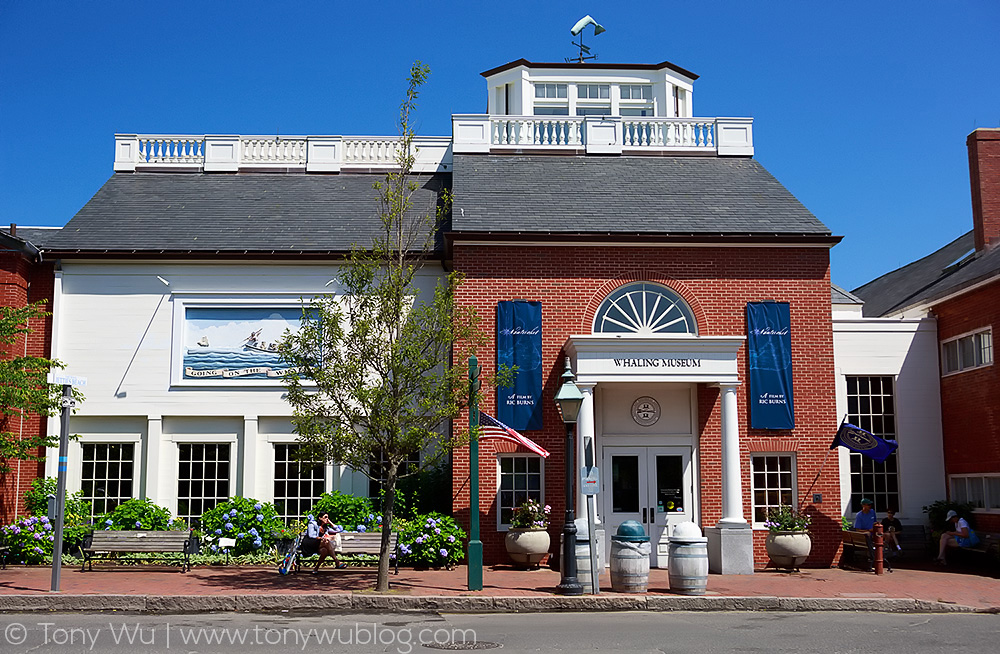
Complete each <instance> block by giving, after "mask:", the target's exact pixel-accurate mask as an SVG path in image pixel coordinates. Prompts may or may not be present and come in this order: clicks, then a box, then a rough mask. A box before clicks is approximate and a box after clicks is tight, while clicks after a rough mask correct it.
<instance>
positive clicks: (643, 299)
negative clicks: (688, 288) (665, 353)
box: [594, 282, 698, 335]
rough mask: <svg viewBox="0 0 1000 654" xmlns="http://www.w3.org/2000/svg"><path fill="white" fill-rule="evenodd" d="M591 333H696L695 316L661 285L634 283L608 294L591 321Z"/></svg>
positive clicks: (672, 292)
mask: <svg viewBox="0 0 1000 654" xmlns="http://www.w3.org/2000/svg"><path fill="white" fill-rule="evenodd" d="M594 333H595V334H601V333H604V334H607V333H630V334H645V335H652V334H697V333H698V325H697V323H695V320H694V313H693V312H692V311H691V308H690V307H689V306H688V305H687V302H685V301H684V300H683V299H682V298H681V296H680V295H678V294H677V293H675V292H674V291H673V290H671V289H669V288H667V287H666V286H662V285H660V284H653V283H651V282H634V283H632V284H626V285H625V286H619V287H618V288H616V289H615V290H613V291H611V293H610V294H609V295H608V297H607V298H605V300H604V302H602V303H601V306H599V307H598V308H597V315H596V317H595V318H594Z"/></svg>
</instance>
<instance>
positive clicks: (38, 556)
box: [0, 516, 56, 564]
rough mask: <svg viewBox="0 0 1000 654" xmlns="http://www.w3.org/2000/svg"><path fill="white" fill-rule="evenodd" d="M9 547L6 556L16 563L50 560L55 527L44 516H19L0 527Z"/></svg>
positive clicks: (34, 562) (35, 562)
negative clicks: (10, 522)
mask: <svg viewBox="0 0 1000 654" xmlns="http://www.w3.org/2000/svg"><path fill="white" fill-rule="evenodd" d="M0 531H2V532H3V535H4V540H5V541H6V543H7V546H8V547H9V548H10V551H9V552H8V555H7V558H8V560H10V561H13V562H17V563H27V564H37V563H46V562H49V561H51V560H52V548H53V543H54V542H55V539H56V538H55V529H54V526H53V525H52V524H51V523H50V522H49V519H48V518H47V517H46V516H31V517H30V518H19V519H17V520H15V521H14V522H13V523H12V524H9V525H6V526H4V527H0Z"/></svg>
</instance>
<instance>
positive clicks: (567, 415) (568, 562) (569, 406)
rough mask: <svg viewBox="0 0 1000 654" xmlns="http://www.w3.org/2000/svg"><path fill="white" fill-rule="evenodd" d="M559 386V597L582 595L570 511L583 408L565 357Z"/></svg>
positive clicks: (581, 395) (580, 396)
mask: <svg viewBox="0 0 1000 654" xmlns="http://www.w3.org/2000/svg"><path fill="white" fill-rule="evenodd" d="M562 379H563V385H562V386H561V387H560V388H559V391H558V392H557V393H556V406H557V407H559V413H560V415H562V420H563V424H565V425H566V524H564V525H563V552H562V565H560V566H559V569H560V570H561V571H562V580H561V581H560V582H559V585H558V586H556V592H557V593H558V594H560V595H583V585H582V584H581V583H580V582H579V581H578V580H577V578H576V551H575V549H576V524H575V523H574V512H573V500H574V494H573V480H574V479H575V477H576V474H575V471H576V466H575V465H574V463H575V460H574V455H573V441H574V436H575V435H574V433H573V432H574V429H573V428H574V427H575V426H576V420H577V417H579V415H580V407H581V406H582V405H583V393H581V392H580V389H579V388H577V386H576V383H575V382H574V381H573V371H572V370H571V369H570V365H569V357H566V371H565V372H564V373H563V374H562Z"/></svg>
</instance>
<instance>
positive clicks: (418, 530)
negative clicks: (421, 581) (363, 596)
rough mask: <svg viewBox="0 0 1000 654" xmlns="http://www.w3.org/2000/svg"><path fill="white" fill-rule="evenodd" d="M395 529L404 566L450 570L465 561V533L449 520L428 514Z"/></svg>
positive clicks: (398, 523) (438, 514) (401, 524)
mask: <svg viewBox="0 0 1000 654" xmlns="http://www.w3.org/2000/svg"><path fill="white" fill-rule="evenodd" d="M394 522H396V521H394ZM396 525H397V529H396V533H398V534H399V553H400V557H401V558H400V561H401V562H402V563H408V564H410V565H414V566H417V567H432V568H439V567H447V568H450V567H452V566H454V565H456V564H457V563H458V562H459V561H461V560H462V559H464V558H465V539H466V533H465V531H464V530H463V529H462V528H461V527H459V526H458V523H457V522H455V520H454V519H452V518H451V517H449V516H446V515H443V514H440V513H426V514H422V515H417V516H414V518H413V520H408V521H399V522H397V523H396Z"/></svg>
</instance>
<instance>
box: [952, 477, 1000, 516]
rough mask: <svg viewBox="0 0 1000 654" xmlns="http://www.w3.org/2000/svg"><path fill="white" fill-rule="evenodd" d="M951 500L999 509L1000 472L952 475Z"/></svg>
mask: <svg viewBox="0 0 1000 654" xmlns="http://www.w3.org/2000/svg"><path fill="white" fill-rule="evenodd" d="M951 500H952V501H953V502H958V503H959V504H966V503H968V504H972V505H973V506H975V507H976V508H977V509H984V510H987V511H991V510H992V511H997V510H1000V473H997V474H992V473H990V474H986V475H952V476H951Z"/></svg>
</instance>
